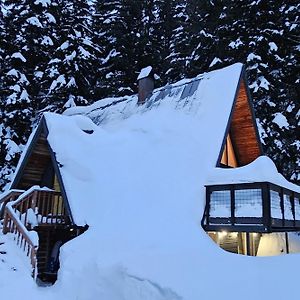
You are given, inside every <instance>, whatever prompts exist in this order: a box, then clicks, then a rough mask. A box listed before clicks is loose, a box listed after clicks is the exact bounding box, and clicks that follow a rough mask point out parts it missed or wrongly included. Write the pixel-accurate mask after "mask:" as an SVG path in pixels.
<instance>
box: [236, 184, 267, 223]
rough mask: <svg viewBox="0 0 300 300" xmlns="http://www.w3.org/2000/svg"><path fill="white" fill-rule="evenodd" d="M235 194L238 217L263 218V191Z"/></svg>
mask: <svg viewBox="0 0 300 300" xmlns="http://www.w3.org/2000/svg"><path fill="white" fill-rule="evenodd" d="M234 194H235V216H236V217H257V218H261V217H262V193H261V189H247V190H236V191H235V192H234Z"/></svg>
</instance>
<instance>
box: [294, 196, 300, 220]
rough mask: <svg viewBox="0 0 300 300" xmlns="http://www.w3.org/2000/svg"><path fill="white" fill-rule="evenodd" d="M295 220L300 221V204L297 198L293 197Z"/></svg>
mask: <svg viewBox="0 0 300 300" xmlns="http://www.w3.org/2000/svg"><path fill="white" fill-rule="evenodd" d="M295 219H296V220H298V221H300V203H299V198H297V197H295Z"/></svg>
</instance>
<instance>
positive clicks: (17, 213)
mask: <svg viewBox="0 0 300 300" xmlns="http://www.w3.org/2000/svg"><path fill="white" fill-rule="evenodd" d="M48 133H49V132H48V128H47V124H46V121H45V118H44V117H43V118H42V119H41V121H40V123H39V126H38V127H37V129H36V130H35V132H34V134H33V136H32V138H31V140H30V142H29V143H28V148H27V149H26V150H25V151H24V155H23V157H22V158H21V160H20V164H19V166H18V167H17V171H16V175H15V178H14V180H13V182H12V184H11V193H8V194H7V195H6V196H5V197H4V198H2V203H4V205H3V206H2V213H1V214H2V217H4V225H3V232H4V233H8V232H11V233H14V234H16V235H17V238H16V239H17V243H18V245H19V246H20V247H21V248H23V249H24V251H25V252H26V253H27V255H28V256H30V257H31V262H32V267H33V275H34V277H35V278H37V280H38V282H40V283H41V282H49V283H53V282H55V281H56V278H57V270H58V268H59V249H60V247H61V246H62V245H63V244H64V243H66V242H67V241H69V240H71V239H73V238H74V237H76V236H78V235H79V234H81V233H82V232H84V231H85V230H86V229H87V227H83V226H77V225H76V224H75V223H74V220H73V217H72V212H71V210H70V206H69V203H68V199H67V195H66V192H65V188H64V185H63V182H62V178H61V175H60V171H59V165H58V162H57V161H56V159H55V153H54V152H53V150H52V148H51V146H50V145H49V143H48V141H47V136H48ZM41 187H43V188H41ZM5 207H6V214H5V215H4V213H5ZM0 217H1V215H0ZM22 225H23V226H22ZM32 231H35V232H37V234H38V240H37V239H36V238H32Z"/></svg>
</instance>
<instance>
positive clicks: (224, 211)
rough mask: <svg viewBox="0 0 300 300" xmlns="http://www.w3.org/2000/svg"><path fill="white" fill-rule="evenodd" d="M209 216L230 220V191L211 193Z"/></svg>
mask: <svg viewBox="0 0 300 300" xmlns="http://www.w3.org/2000/svg"><path fill="white" fill-rule="evenodd" d="M210 216H211V217H225V218H230V216H231V211H230V191H214V192H212V193H211V197H210Z"/></svg>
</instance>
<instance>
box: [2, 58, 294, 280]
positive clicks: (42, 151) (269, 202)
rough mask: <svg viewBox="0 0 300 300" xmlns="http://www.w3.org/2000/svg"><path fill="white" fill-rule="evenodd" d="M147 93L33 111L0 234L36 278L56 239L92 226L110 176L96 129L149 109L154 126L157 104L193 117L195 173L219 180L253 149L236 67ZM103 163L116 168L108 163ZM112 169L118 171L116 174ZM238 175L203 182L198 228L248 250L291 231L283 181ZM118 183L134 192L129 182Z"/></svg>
mask: <svg viewBox="0 0 300 300" xmlns="http://www.w3.org/2000/svg"><path fill="white" fill-rule="evenodd" d="M143 79H144V78H140V79H139V81H141V80H143ZM146 79H147V80H148V79H149V78H147V77H146ZM152 79H153V78H152ZM152 79H151V80H152ZM220 83H222V85H221V86H219V85H220ZM140 86H141V87H143V86H144V85H143V84H140ZM151 86H153V85H151ZM222 86H223V87H222ZM148 93H149V94H148V95H146V96H145V97H146V98H145V99H142V100H141V101H140V100H139V99H138V97H137V96H136V95H134V96H130V97H124V98H123V99H119V98H118V99H116V100H114V99H104V100H102V101H99V103H96V105H93V106H91V107H90V111H89V108H84V110H83V111H84V114H85V116H78V115H80V114H83V113H82V111H81V109H80V108H75V109H73V110H72V109H71V110H69V111H67V112H65V115H64V116H61V115H56V114H51V113H47V114H45V115H44V116H43V117H42V119H41V121H40V124H39V126H38V127H37V129H36V130H35V132H34V134H33V135H32V137H31V138H30V140H29V142H28V147H27V148H26V149H25V150H24V153H23V155H22V157H21V160H20V163H19V165H18V167H17V170H16V174H15V178H14V180H13V182H12V184H11V189H10V191H8V192H7V193H6V194H4V195H2V197H1V198H0V204H2V208H1V212H0V219H1V218H4V226H3V231H4V232H5V233H7V232H11V233H13V234H14V236H15V239H16V241H17V243H18V245H19V246H20V247H21V248H22V249H23V250H24V251H25V252H26V254H27V255H28V256H30V257H31V262H32V266H33V275H34V276H35V277H37V278H38V279H39V280H41V281H47V282H49V281H50V282H54V281H55V279H56V274H57V269H58V267H59V261H58V252H59V248H60V246H61V245H62V244H63V243H65V242H67V241H68V240H70V239H72V238H74V237H76V236H78V235H79V234H81V233H82V232H84V231H85V230H86V229H87V227H88V225H89V226H93V227H94V228H97V223H98V222H99V214H98V212H97V211H96V212H94V211H93V209H92V208H93V207H97V206H98V203H99V202H101V201H105V200H106V199H103V198H102V195H100V196H99V194H101V191H99V187H101V186H102V187H103V181H105V180H103V179H106V178H105V176H106V175H104V174H105V172H110V169H107V170H105V169H103V166H104V165H105V160H106V158H105V157H104V156H102V155H101V150H102V149H103V148H105V146H104V144H103V141H102V139H105V138H107V136H106V135H105V134H104V135H102V132H101V129H100V128H99V127H101V126H102V125H103V126H104V125H105V124H107V123H109V122H110V121H115V120H118V121H119V122H122V121H123V120H124V119H126V118H130V116H132V115H134V114H137V115H138V114H139V116H140V117H141V118H142V117H143V113H145V112H148V111H151V110H152V114H151V117H152V118H153V119H150V120H152V121H153V122H156V119H155V117H156V115H155V109H158V108H159V107H160V106H167V107H168V109H171V110H173V111H174V110H175V111H176V110H182V111H183V113H186V114H187V115H189V118H191V119H193V118H195V119H196V120H197V122H195V123H194V122H193V124H197V126H199V128H197V133H198V132H200V133H199V134H200V135H201V138H200V140H203V145H202V144H201V146H200V147H199V149H198V150H199V151H203V150H204V151H203V153H202V154H203V157H204V156H205V154H207V153H208V152H209V154H210V157H209V163H207V164H205V168H206V169H205V172H209V171H215V170H222V171H226V172H227V173H226V175H225V176H223V178H224V177H225V178H227V177H229V176H231V174H233V173H232V172H235V171H234V170H239V169H242V168H239V167H245V166H246V165H248V164H250V165H252V164H253V163H255V161H256V160H257V158H258V157H259V156H261V155H262V146H261V143H260V139H259V134H258V130H257V125H256V121H255V117H254V112H253V108H252V104H251V99H250V94H249V92H248V88H247V82H246V76H245V73H244V70H243V68H242V66H241V64H235V65H233V66H229V67H227V68H224V69H222V70H216V71H213V72H211V73H208V74H204V75H199V76H197V77H196V78H194V79H192V80H188V81H184V82H179V83H176V84H174V85H168V86H166V87H162V88H160V89H157V90H153V91H152V92H151V91H148ZM139 95H144V93H139ZM101 103H103V105H102V104H101ZM217 110H218V114H217V115H216V111H217ZM72 115H76V116H72ZM87 117H88V118H87ZM148 117H149V116H148ZM90 119H92V121H93V122H94V123H93V122H92V121H91V120H90ZM193 120H194V119H193ZM205 127H207V128H209V130H210V131H212V130H213V131H214V132H213V133H212V132H209V131H207V130H206V128H205ZM211 133H212V134H211ZM57 141H58V142H57ZM206 143H208V144H206ZM205 147H206V149H204V148H205ZM75 149H76V151H74V150H75ZM169 150H172V149H169ZM74 152H76V153H74ZM139 154H140V153H138V155H139ZM131 155H133V154H131ZM121 156H122V157H123V153H121ZM87 158H88V159H87ZM143 159H144V158H143ZM174 163H175V162H174ZM107 168H108V167H107ZM112 169H114V170H115V171H116V169H118V165H113V168H112ZM95 170H96V171H95ZM140 171H141V172H142V171H143V170H140ZM156 171H158V172H159V170H156ZM99 172H101V174H99ZM201 172H202V170H201ZM251 172H252V171H251ZM253 173H255V170H254V171H253ZM199 174H201V176H206V175H207V174H202V173H200V172H199ZM100 175H101V176H100ZM114 175H115V176H116V177H118V176H119V174H118V172H116V173H115V174H114ZM227 175H228V176H227ZM90 176H92V177H90ZM114 179H115V177H113V178H111V181H110V183H112V182H113V180H114ZM116 179H118V178H116ZM244 179H245V178H243V177H241V178H239V180H238V181H237V182H234V180H232V181H227V182H221V181H220V182H217V183H214V184H207V185H206V194H205V195H203V198H204V199H206V200H205V201H206V202H205V209H204V214H203V218H202V222H201V225H202V227H203V229H204V230H205V231H207V232H208V234H209V235H210V236H211V237H212V238H213V239H214V240H215V241H216V242H217V243H218V244H219V245H220V246H221V247H223V248H224V249H226V250H228V251H232V252H235V253H241V254H248V255H256V253H257V245H258V243H259V239H260V237H261V235H262V234H264V233H272V232H283V233H284V232H288V231H300V202H299V201H300V200H299V199H300V197H299V193H298V192H297V190H296V189H295V188H294V186H293V185H289V184H285V185H280V184H278V183H276V182H273V181H271V180H270V182H269V181H268V180H264V181H253V180H247V179H245V180H244ZM120 180H122V178H121V179H120ZM243 181H244V182H246V183H241V182H243ZM115 182H118V181H117V180H115ZM115 182H113V184H117V183H115ZM129 184H130V182H129ZM66 187H68V188H66ZM202 187H204V186H203V185H202ZM114 188H118V187H117V186H115V185H114ZM126 188H127V187H126ZM128 189H133V190H134V189H135V185H133V186H129V187H128ZM110 195H111V194H110ZM112 195H113V196H112V197H114V193H112ZM111 200H112V199H111ZM113 200H115V199H113ZM199 201H203V199H199ZM249 207H250V209H249ZM245 208H247V209H246V213H245ZM252 208H255V209H254V211H253V210H251V209H252ZM241 209H244V212H243V214H241V213H240V210H241ZM257 211H258V213H257ZM89 215H90V216H91V217H90V218H89ZM201 217H202V216H199V219H201ZM86 220H88V222H87V221H86ZM90 222H91V223H90ZM95 230H96V229H95ZM34 232H35V233H37V234H38V239H36V238H35V235H34ZM287 245H288V242H287ZM287 247H288V246H287Z"/></svg>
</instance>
